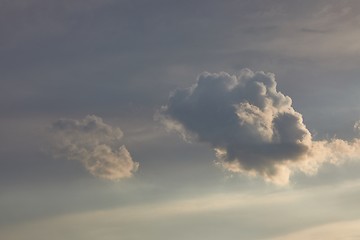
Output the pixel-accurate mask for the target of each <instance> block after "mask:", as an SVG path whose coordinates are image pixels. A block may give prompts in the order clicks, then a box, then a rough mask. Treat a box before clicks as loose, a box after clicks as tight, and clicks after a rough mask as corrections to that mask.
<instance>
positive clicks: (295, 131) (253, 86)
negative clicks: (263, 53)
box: [160, 69, 360, 184]
mask: <svg viewBox="0 0 360 240" xmlns="http://www.w3.org/2000/svg"><path fill="white" fill-rule="evenodd" d="M276 85H277V84H276V81H275V76H274V74H272V73H264V72H252V71H251V70H249V69H243V70H242V71H241V72H240V75H239V76H233V75H230V74H228V73H225V72H221V73H219V74H210V73H203V74H201V75H200V76H199V78H198V80H197V82H196V84H194V85H193V86H191V87H190V88H187V89H182V90H177V91H175V92H174V93H173V94H172V95H171V97H170V99H169V102H168V104H167V105H166V106H164V107H163V108H162V109H161V111H160V120H161V121H162V122H163V123H164V124H165V126H166V127H167V128H168V129H172V130H175V131H177V132H179V133H180V134H181V135H183V136H186V137H187V138H191V139H196V140H198V141H200V142H205V143H208V144H209V145H210V146H211V147H212V148H213V149H214V150H215V152H216V155H217V157H218V159H219V162H220V163H221V165H222V166H223V167H224V168H226V169H227V170H229V171H231V172H238V173H247V174H249V175H255V176H257V175H259V176H262V177H263V178H264V179H265V180H267V181H271V182H274V183H277V184H286V183H288V181H289V177H290V175H291V174H292V173H293V172H294V171H296V170H300V171H302V172H305V173H307V174H314V173H316V172H317V170H318V168H319V166H320V165H321V164H322V163H324V162H330V163H333V164H339V163H341V162H342V161H343V160H347V159H353V158H356V157H357V156H358V154H359V153H360V151H359V150H358V149H359V146H360V140H358V139H354V140H353V141H352V142H347V141H344V140H341V139H330V140H324V141H313V140H312V136H311V133H310V132H309V130H308V129H307V127H306V126H305V124H304V123H303V118H302V115H301V114H300V113H299V112H297V111H296V110H295V109H294V108H293V106H292V100H291V98H290V97H289V96H286V95H284V94H283V93H281V92H279V91H278V90H277V86H276Z"/></svg>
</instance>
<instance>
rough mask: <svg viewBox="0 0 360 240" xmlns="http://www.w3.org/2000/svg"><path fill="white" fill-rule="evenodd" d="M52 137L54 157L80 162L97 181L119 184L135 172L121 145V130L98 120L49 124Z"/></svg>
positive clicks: (93, 118)
mask: <svg viewBox="0 0 360 240" xmlns="http://www.w3.org/2000/svg"><path fill="white" fill-rule="evenodd" d="M51 133H52V134H53V137H54V140H55V144H54V150H55V155H56V156H58V157H64V158H67V159H69V160H76V161H80V162H81V163H82V164H83V165H84V166H85V168H86V169H87V170H88V171H89V172H90V173H91V174H92V175H94V176H96V177H100V178H103V179H108V180H119V179H122V178H128V177H131V176H132V175H133V173H134V172H135V171H136V170H137V168H138V165H139V164H138V163H137V162H134V161H133V160H132V157H131V155H130V153H129V152H128V150H127V149H126V147H125V146H124V145H121V139H122V137H123V133H122V131H121V130H120V128H116V127H111V126H109V125H107V124H105V123H104V122H103V120H102V119H101V118H100V117H97V116H94V115H90V116H86V117H85V118H84V119H82V120H73V119H60V120H58V121H56V122H54V123H53V124H52V127H51Z"/></svg>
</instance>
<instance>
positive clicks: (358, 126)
mask: <svg viewBox="0 0 360 240" xmlns="http://www.w3.org/2000/svg"><path fill="white" fill-rule="evenodd" d="M354 131H355V132H357V133H360V120H359V121H357V122H355V124H354Z"/></svg>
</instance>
